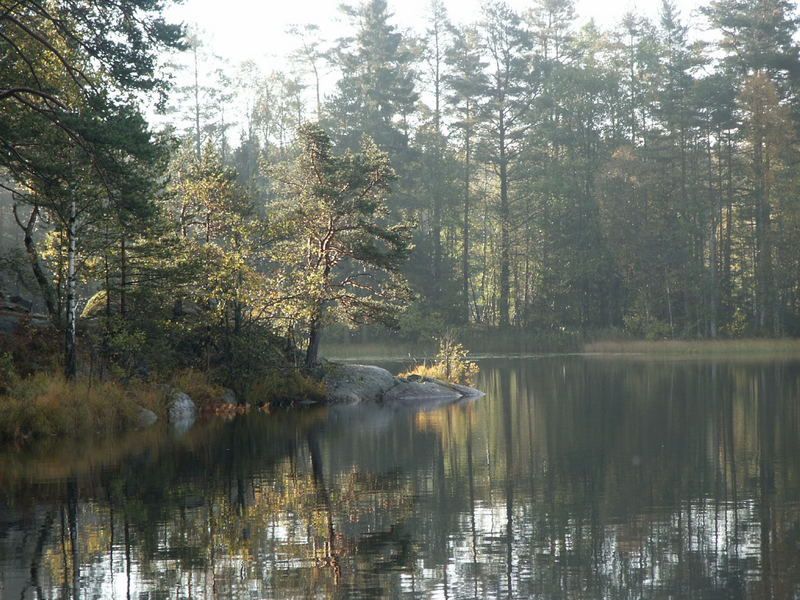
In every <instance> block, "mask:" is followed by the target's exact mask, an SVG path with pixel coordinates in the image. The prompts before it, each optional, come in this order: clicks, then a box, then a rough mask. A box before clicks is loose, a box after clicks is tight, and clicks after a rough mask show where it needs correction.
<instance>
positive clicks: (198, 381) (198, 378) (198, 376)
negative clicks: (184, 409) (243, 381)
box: [170, 369, 225, 412]
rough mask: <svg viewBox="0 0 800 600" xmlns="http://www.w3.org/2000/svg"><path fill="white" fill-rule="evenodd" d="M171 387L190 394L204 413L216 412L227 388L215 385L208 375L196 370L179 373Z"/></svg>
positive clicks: (185, 370) (171, 381)
mask: <svg viewBox="0 0 800 600" xmlns="http://www.w3.org/2000/svg"><path fill="white" fill-rule="evenodd" d="M170 385H171V386H172V387H174V388H176V389H178V390H180V391H182V392H185V393H186V394H188V395H189V397H190V398H191V399H192V400H193V401H194V403H195V404H196V405H197V407H198V408H199V409H200V410H201V411H203V412H214V410H216V408H217V407H218V406H219V405H220V404H221V403H222V399H223V397H224V396H225V388H223V387H222V386H220V385H217V384H216V383H213V382H212V381H211V378H210V377H209V376H208V374H206V373H203V372H201V371H197V370H196V369H183V370H182V371H179V372H177V373H176V374H175V375H174V376H173V377H172V378H171V379H170Z"/></svg>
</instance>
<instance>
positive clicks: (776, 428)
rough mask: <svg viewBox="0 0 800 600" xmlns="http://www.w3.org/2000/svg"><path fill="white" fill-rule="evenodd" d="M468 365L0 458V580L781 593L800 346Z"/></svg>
mask: <svg viewBox="0 0 800 600" xmlns="http://www.w3.org/2000/svg"><path fill="white" fill-rule="evenodd" d="M481 366H482V369H483V371H482V377H481V381H480V386H481V387H482V389H484V390H486V391H487V396H486V397H485V398H483V399H481V400H478V401H477V402H473V403H466V404H458V405H453V406H448V407H444V408H437V409H435V410H430V411H425V412H417V413H413V412H408V411H405V412H401V411H394V410H387V409H384V408H380V407H361V408H337V409H330V410H324V409H323V410H313V411H306V412H303V413H299V414H297V413H295V414H279V415H251V416H249V417H247V418H240V419H237V420H234V421H232V422H229V423H215V424H213V425H212V426H210V427H207V428H205V429H200V430H197V431H194V432H191V433H190V434H189V435H187V436H184V437H180V438H175V437H170V436H169V435H166V434H162V433H160V432H149V433H147V434H145V435H144V436H142V435H139V436H136V437H133V438H130V439H123V440H117V441H115V443H114V444H112V445H109V446H107V447H105V448H100V449H96V450H93V451H89V450H87V449H85V448H81V447H79V446H77V447H74V448H62V449H60V454H61V455H62V457H63V458H62V459H61V460H59V461H53V460H49V459H48V458H47V457H48V456H50V455H52V449H47V448H43V449H40V450H39V451H38V454H32V455H25V456H22V455H20V454H8V455H6V456H3V457H0V459H2V460H3V463H0V464H3V465H4V466H3V467H2V468H0V484H2V489H3V491H2V492H0V592H1V593H0V596H2V597H3V598H20V599H22V600H25V599H29V598H36V599H39V598H48V599H49V598H64V599H67V598H78V597H80V598H120V599H128V598H137V599H140V598H166V597H169V598H215V599H216V598H242V599H245V598H246V599H252V598H308V597H315V598H373V597H374V598H383V597H407V598H436V597H440V598H600V597H602V598H643V597H646V598H669V597H674V598H683V597H698V598H700V597H707V598H723V597H724V598H793V597H795V598H796V597H800V480H799V477H798V475H799V473H798V469H799V468H800V436H799V435H798V434H800V406H799V405H798V392H800V387H799V385H798V384H799V383H800V365H797V364H795V363H762V364H747V363H709V362H671V363H665V362H661V363H658V362H647V361H640V362H626V361H622V360H602V359H585V358H578V357H568V358H549V359H540V360H524V361H523V360H519V361H508V360H506V361H499V360H498V361H485V362H484V363H483V364H482V365H481Z"/></svg>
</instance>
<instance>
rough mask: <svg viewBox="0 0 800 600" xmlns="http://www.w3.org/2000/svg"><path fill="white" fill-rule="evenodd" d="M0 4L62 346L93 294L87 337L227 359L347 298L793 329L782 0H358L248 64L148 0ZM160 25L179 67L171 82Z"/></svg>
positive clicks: (793, 203)
mask: <svg viewBox="0 0 800 600" xmlns="http://www.w3.org/2000/svg"><path fill="white" fill-rule="evenodd" d="M0 7H2V12H0V24H1V25H2V29H0V34H2V46H1V47H0V51H1V52H2V56H3V59H4V60H3V62H2V75H3V77H2V81H3V83H2V89H0V103H2V104H1V107H2V112H0V145H1V146H2V153H0V161H1V162H0V167H2V169H3V179H2V182H0V183H2V185H3V187H4V188H5V190H6V194H7V195H8V197H10V198H11V201H10V202H9V204H11V205H13V209H12V207H9V208H8V209H4V212H3V215H4V223H3V233H4V235H6V236H8V235H10V234H9V233H8V232H9V227H8V225H9V224H8V222H7V221H9V220H10V218H11V217H12V216H13V219H14V220H15V221H16V222H17V225H18V226H19V227H18V228H17V231H18V232H19V233H18V234H17V235H18V237H19V238H20V241H21V242H23V243H22V244H21V246H23V247H24V249H25V256H26V257H27V259H26V260H27V261H28V262H29V263H30V267H31V268H30V272H31V273H32V274H33V276H32V280H33V282H34V285H35V286H36V287H37V288H38V290H39V294H40V296H41V298H42V299H43V305H44V306H45V308H46V310H47V312H49V313H50V316H51V317H52V320H53V321H54V322H55V323H56V324H57V325H59V326H60V327H62V328H63V330H64V331H65V332H66V337H65V345H66V347H67V352H66V354H65V357H66V360H65V362H66V371H67V373H68V375H72V374H74V373H75V369H76V367H75V351H74V342H75V331H76V322H77V318H76V314H77V312H76V311H77V310H78V308H79V307H81V306H82V304H83V302H82V301H81V299H86V298H89V297H90V296H92V295H93V294H94V297H93V298H92V301H91V302H89V305H88V306H87V308H86V311H85V314H86V316H94V317H99V316H101V317H102V321H103V323H104V325H103V327H102V333H101V334H98V335H97V338H98V339H99V342H98V344H99V345H100V347H101V348H102V353H103V354H104V355H106V356H114V357H115V358H116V359H118V362H121V363H123V364H133V362H135V360H134V359H133V358H131V357H134V356H135V355H136V354H137V352H138V350H137V349H139V350H140V349H141V348H143V347H148V348H150V349H151V351H152V349H153V348H158V349H159V351H161V350H163V352H162V354H163V355H164V356H165V357H170V356H172V354H170V351H177V352H178V355H181V356H187V355H189V356H194V357H195V360H197V361H199V362H202V363H204V364H205V365H207V366H210V365H212V364H216V363H219V362H220V360H221V359H220V357H228V365H229V367H230V365H239V366H238V367H237V368H236V369H234V368H233V367H230V368H229V371H228V373H227V375H226V378H228V379H229V380H236V379H237V377H238V375H237V372H238V371H237V369H238V370H241V369H245V370H246V369H248V368H249V367H248V365H249V364H250V363H251V362H255V363H258V364H261V363H263V362H264V361H265V360H267V358H268V356H271V355H274V354H275V353H276V352H278V351H277V350H276V348H278V347H281V344H283V350H281V351H280V352H278V353H279V354H280V353H283V354H282V356H283V358H282V359H281V360H284V359H285V358H286V356H287V355H286V354H285V353H286V352H289V353H290V354H291V350H290V349H291V348H293V347H297V346H301V347H305V348H307V349H308V351H309V352H308V356H309V357H310V358H308V359H307V361H306V364H307V366H309V367H310V366H311V365H312V364H313V362H314V359H315V357H316V352H317V349H318V346H319V332H320V331H321V329H322V327H324V326H326V325H328V324H330V323H333V322H341V321H347V322H349V323H351V324H354V325H357V324H360V323H365V322H370V321H375V320H380V321H385V322H394V323H397V322H398V317H399V322H400V323H401V324H402V325H403V326H404V329H405V331H406V332H408V333H409V335H414V332H420V331H430V330H431V329H436V328H444V327H446V326H452V325H458V326H477V327H494V326H498V327H517V328H523V329H528V330H535V331H539V332H547V333H556V334H562V333H568V334H578V335H597V334H598V333H599V332H608V331H623V330H624V331H627V332H629V333H631V334H633V335H635V336H645V337H668V336H684V337H706V336H707V337H716V336H719V335H772V336H779V335H796V334H797V333H799V332H800V306H798V301H799V300H800V294H799V293H798V292H799V291H800V290H798V283H800V270H798V266H799V264H800V249H799V248H800V246H798V244H797V243H796V242H795V240H796V235H797V229H798V226H799V225H800V223H799V222H798V221H799V216H800V211H798V208H800V204H799V203H798V201H797V199H796V190H797V183H798V177H797V176H798V168H797V166H796V165H797V153H796V139H795V122H796V121H797V119H798V118H800V113H799V112H798V108H800V107H798V104H797V101H796V97H797V95H796V89H797V84H798V76H800V54H799V53H798V46H797V45H796V44H795V42H794V41H793V37H794V33H795V30H796V27H797V22H798V20H797V17H796V14H795V12H794V7H793V6H792V5H790V4H789V3H787V2H783V1H782V0H753V1H750V2H744V3H742V2H733V1H731V0H718V1H714V2H711V3H710V4H709V5H707V6H705V7H703V8H702V9H701V10H702V14H703V16H704V19H705V21H706V23H707V25H708V32H710V34H709V33H708V32H707V33H706V34H705V35H704V36H703V37H704V38H708V39H713V40H714V42H713V43H711V42H702V41H697V39H696V38H698V37H699V35H697V32H692V31H689V29H688V27H687V26H686V25H685V24H684V23H683V21H682V17H681V15H679V14H678V12H677V11H676V9H675V8H674V6H673V5H671V4H670V3H669V2H664V4H663V5H662V7H661V13H660V18H659V19H658V21H657V22H650V21H649V20H647V19H642V18H640V17H637V16H635V15H628V16H627V17H625V18H624V20H623V22H622V23H620V24H619V25H618V26H617V27H615V28H613V29H610V30H601V29H599V28H598V27H597V26H596V25H595V24H594V23H589V24H586V25H583V26H580V27H579V26H578V24H577V21H576V15H575V12H574V7H573V3H572V2H571V0H536V1H535V2H533V3H532V6H531V8H530V9H529V10H527V11H525V12H523V13H518V12H515V11H514V10H513V9H511V8H510V7H509V6H507V5H506V4H504V3H502V2H488V3H486V4H485V5H484V7H483V11H482V16H481V18H480V19H479V20H478V21H477V22H475V23H472V24H466V25H454V24H453V23H452V22H451V21H450V20H449V19H448V16H447V12H446V10H445V7H444V5H443V4H442V3H441V2H440V1H438V0H436V1H434V2H433V3H432V4H431V10H430V12H429V15H428V19H427V23H426V26H425V30H424V31H422V32H419V33H418V34H414V33H411V32H405V31H400V30H399V29H398V28H397V27H396V26H395V25H394V24H393V22H392V14H391V11H390V8H389V6H388V5H387V3H386V1H385V0H365V1H364V2H362V3H361V4H359V5H357V6H351V7H345V8H343V10H344V12H345V15H346V17H347V18H348V19H349V20H350V31H349V34H348V35H347V36H345V37H342V38H340V39H336V40H329V41H326V40H325V39H324V31H323V30H321V29H320V28H319V27H317V26H313V25H309V26H306V27H304V28H297V29H296V30H295V34H296V39H297V42H298V46H297V51H296V52H295V53H294V54H293V55H292V58H291V64H289V66H287V69H286V72H284V73H272V74H270V75H268V76H264V75H263V74H261V73H260V72H259V71H258V69H257V68H256V67H255V66H254V65H253V64H245V65H242V67H241V68H240V69H239V70H238V71H236V72H234V71H233V70H231V69H225V68H212V66H211V63H212V62H213V61H211V60H207V59H206V58H205V57H204V56H203V52H204V49H203V45H202V39H201V38H202V36H198V35H196V34H195V35H193V36H189V37H187V36H186V35H185V32H183V31H181V29H180V28H178V27H175V26H172V25H169V24H167V23H165V22H164V21H163V20H162V18H161V16H160V12H161V9H162V8H163V3H162V2H160V1H158V0H137V1H136V2H128V3H110V4H108V5H106V4H102V5H101V4H97V3H93V2H83V1H82V0H74V1H72V0H71V1H70V2H65V3H60V4H54V5H52V6H51V4H49V3H40V2H35V1H33V0H30V1H26V2H2V4H0ZM112 29H114V30H115V31H117V32H118V33H116V34H113V35H112V34H111V31H112ZM168 49H177V50H183V51H184V52H185V54H184V55H185V56H188V57H189V61H188V62H189V64H190V70H191V75H192V77H190V84H189V85H188V86H185V87H184V88H177V89H173V90H172V94H171V95H167V94H166V90H167V87H166V83H167V82H166V81H165V80H164V79H163V78H161V77H159V76H157V73H159V72H162V71H161V63H162V62H163V59H162V58H159V57H163V56H164V54H163V53H164V52H165V51H166V50H168ZM331 72H332V73H335V74H337V76H338V80H337V82H336V84H335V86H334V87H333V88H332V89H331V90H330V92H329V93H327V94H325V93H324V85H323V80H324V77H325V73H331ZM145 96H149V97H151V98H153V99H156V100H158V101H159V102H158V104H159V105H160V106H162V107H165V108H167V109H168V108H169V107H170V106H171V107H172V111H171V112H169V113H168V114H169V115H170V116H169V117H168V118H169V119H171V121H172V122H173V124H174V126H173V127H172V128H170V129H168V130H167V131H165V132H162V133H161V134H155V133H154V132H153V130H152V128H151V127H149V126H148V124H147V122H146V119H145V118H144V116H143V115H144V108H143V106H142V102H141V100H142V98H143V97H145ZM309 99H310V100H309ZM234 102H238V103H239V105H240V106H246V110H245V111H244V118H243V120H242V121H241V122H240V123H239V125H241V127H240V130H239V139H238V141H237V142H236V143H232V141H231V140H232V133H231V132H232V125H233V124H234V123H235V119H234V118H233V116H232V114H231V113H232V112H234V111H232V110H231V109H230V106H231V104H232V103H234ZM309 121H316V122H318V125H308V124H307V122H309ZM412 224H414V225H415V226H416V227H415V228H413V233H412ZM412 237H413V240H412V239H411V238H412ZM412 242H413V243H412ZM409 255H410V260H407V259H408V258H409ZM11 262H13V261H11V260H10V259H8V260H7V259H5V258H4V265H5V264H6V263H9V264H10V263H11ZM403 262H404V266H401V263H403ZM400 269H402V272H403V277H398V270H400ZM406 282H407V283H408V284H410V290H411V291H412V292H413V294H414V295H413V298H414V299H413V301H412V300H411V298H412V296H410V295H409V293H408V292H409V287H407V286H406ZM409 304H410V310H408V311H407V312H406V314H405V315H400V312H399V311H397V310H396V308H397V307H399V306H401V305H409ZM95 333H96V331H95ZM165 334H166V335H165ZM275 334H278V335H275ZM93 335H94V334H93ZM254 339H267V340H269V343H267V344H266V345H264V346H263V347H262V346H258V344H255V345H254V342H253V340H254ZM159 340H160V341H159ZM281 340H287V342H286V343H284V342H282V341H281ZM159 344H161V345H160V346H159ZM126 357H127V358H126ZM128 359H130V360H128ZM164 360H165V361H166V362H167V363H169V362H170V361H172V359H171V358H165V359H164ZM276 360H277V359H276ZM126 361H127V362H126Z"/></svg>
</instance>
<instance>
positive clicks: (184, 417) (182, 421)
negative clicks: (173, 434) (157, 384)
mask: <svg viewBox="0 0 800 600" xmlns="http://www.w3.org/2000/svg"><path fill="white" fill-rule="evenodd" d="M167 420H168V421H169V424H170V426H171V427H172V429H173V430H175V431H177V432H178V433H183V432H185V431H188V430H189V429H190V428H191V426H192V425H194V422H195V421H196V420H197V406H196V405H195V403H194V402H193V401H192V399H191V398H190V397H189V395H188V394H185V393H184V392H181V391H178V390H173V391H172V393H171V395H170V399H169V403H168V404H167Z"/></svg>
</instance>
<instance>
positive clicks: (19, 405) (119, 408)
mask: <svg viewBox="0 0 800 600" xmlns="http://www.w3.org/2000/svg"><path fill="white" fill-rule="evenodd" d="M163 396H164V394H163V392H162V391H160V390H159V389H158V388H156V387H154V386H148V385H135V386H124V387H123V386H122V385H121V384H120V383H117V382H113V381H106V382H100V381H91V380H87V379H79V380H77V381H66V380H65V379H64V378H63V377H62V376H61V375H52V374H47V373H36V374H33V375H31V376H28V377H24V378H15V379H14V381H12V382H11V383H10V384H9V385H8V386H7V389H6V391H5V393H4V394H2V395H0V440H3V441H14V442H17V443H21V442H24V441H27V440H30V439H38V438H45V437H79V436H97V437H103V436H108V435H111V434H114V433H117V432H119V431H123V430H125V429H131V428H134V427H135V426H136V421H137V416H138V413H139V411H140V408H139V407H144V408H148V409H150V410H153V411H154V412H156V413H162V414H163V406H164V401H163Z"/></svg>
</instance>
